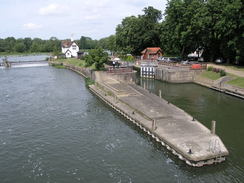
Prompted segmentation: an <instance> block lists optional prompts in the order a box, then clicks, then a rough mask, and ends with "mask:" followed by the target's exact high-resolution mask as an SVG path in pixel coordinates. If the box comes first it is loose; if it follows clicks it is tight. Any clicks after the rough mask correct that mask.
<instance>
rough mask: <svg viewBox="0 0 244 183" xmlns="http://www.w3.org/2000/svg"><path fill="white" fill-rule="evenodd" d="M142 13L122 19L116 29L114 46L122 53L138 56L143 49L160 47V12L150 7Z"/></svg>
mask: <svg viewBox="0 0 244 183" xmlns="http://www.w3.org/2000/svg"><path fill="white" fill-rule="evenodd" d="M143 11H144V14H143V15H139V16H137V17H136V16H130V17H126V18H124V19H123V21H122V23H121V24H119V25H118V26H117V28H116V45H117V47H118V49H119V50H121V51H123V52H124V53H132V54H134V55H140V52H141V51H142V50H143V49H144V48H146V47H153V46H159V45H160V40H159V34H160V32H159V20H160V19H161V17H162V15H161V11H159V10H157V9H154V8H153V7H150V6H149V7H147V8H144V10H143Z"/></svg>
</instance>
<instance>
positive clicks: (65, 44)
mask: <svg viewBox="0 0 244 183" xmlns="http://www.w3.org/2000/svg"><path fill="white" fill-rule="evenodd" d="M73 43H75V42H74V41H71V40H64V41H62V42H61V45H62V47H63V48H69V47H70V46H71V45H72V44H73ZM75 44H76V43H75Z"/></svg>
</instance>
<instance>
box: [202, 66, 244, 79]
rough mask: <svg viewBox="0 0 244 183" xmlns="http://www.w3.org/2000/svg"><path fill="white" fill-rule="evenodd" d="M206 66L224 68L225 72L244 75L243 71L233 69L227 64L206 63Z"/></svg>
mask: <svg viewBox="0 0 244 183" xmlns="http://www.w3.org/2000/svg"><path fill="white" fill-rule="evenodd" d="M207 66H212V67H215V68H219V69H224V70H225V71H226V72H228V73H230V74H234V75H236V76H239V77H244V71H240V70H235V69H233V68H231V67H229V66H225V65H217V64H208V65H207Z"/></svg>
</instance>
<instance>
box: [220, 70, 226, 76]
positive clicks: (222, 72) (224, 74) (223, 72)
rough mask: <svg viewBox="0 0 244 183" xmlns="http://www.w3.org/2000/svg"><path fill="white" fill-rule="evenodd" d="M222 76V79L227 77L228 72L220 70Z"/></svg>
mask: <svg viewBox="0 0 244 183" xmlns="http://www.w3.org/2000/svg"><path fill="white" fill-rule="evenodd" d="M220 76H221V77H223V76H226V72H225V70H223V69H221V70H220Z"/></svg>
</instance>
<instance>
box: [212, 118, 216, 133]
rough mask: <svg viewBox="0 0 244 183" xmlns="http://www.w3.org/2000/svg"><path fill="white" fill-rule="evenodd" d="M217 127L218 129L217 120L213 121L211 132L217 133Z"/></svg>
mask: <svg viewBox="0 0 244 183" xmlns="http://www.w3.org/2000/svg"><path fill="white" fill-rule="evenodd" d="M215 129H216V121H214V120H213V121H212V125H211V133H212V134H213V135H215Z"/></svg>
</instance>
